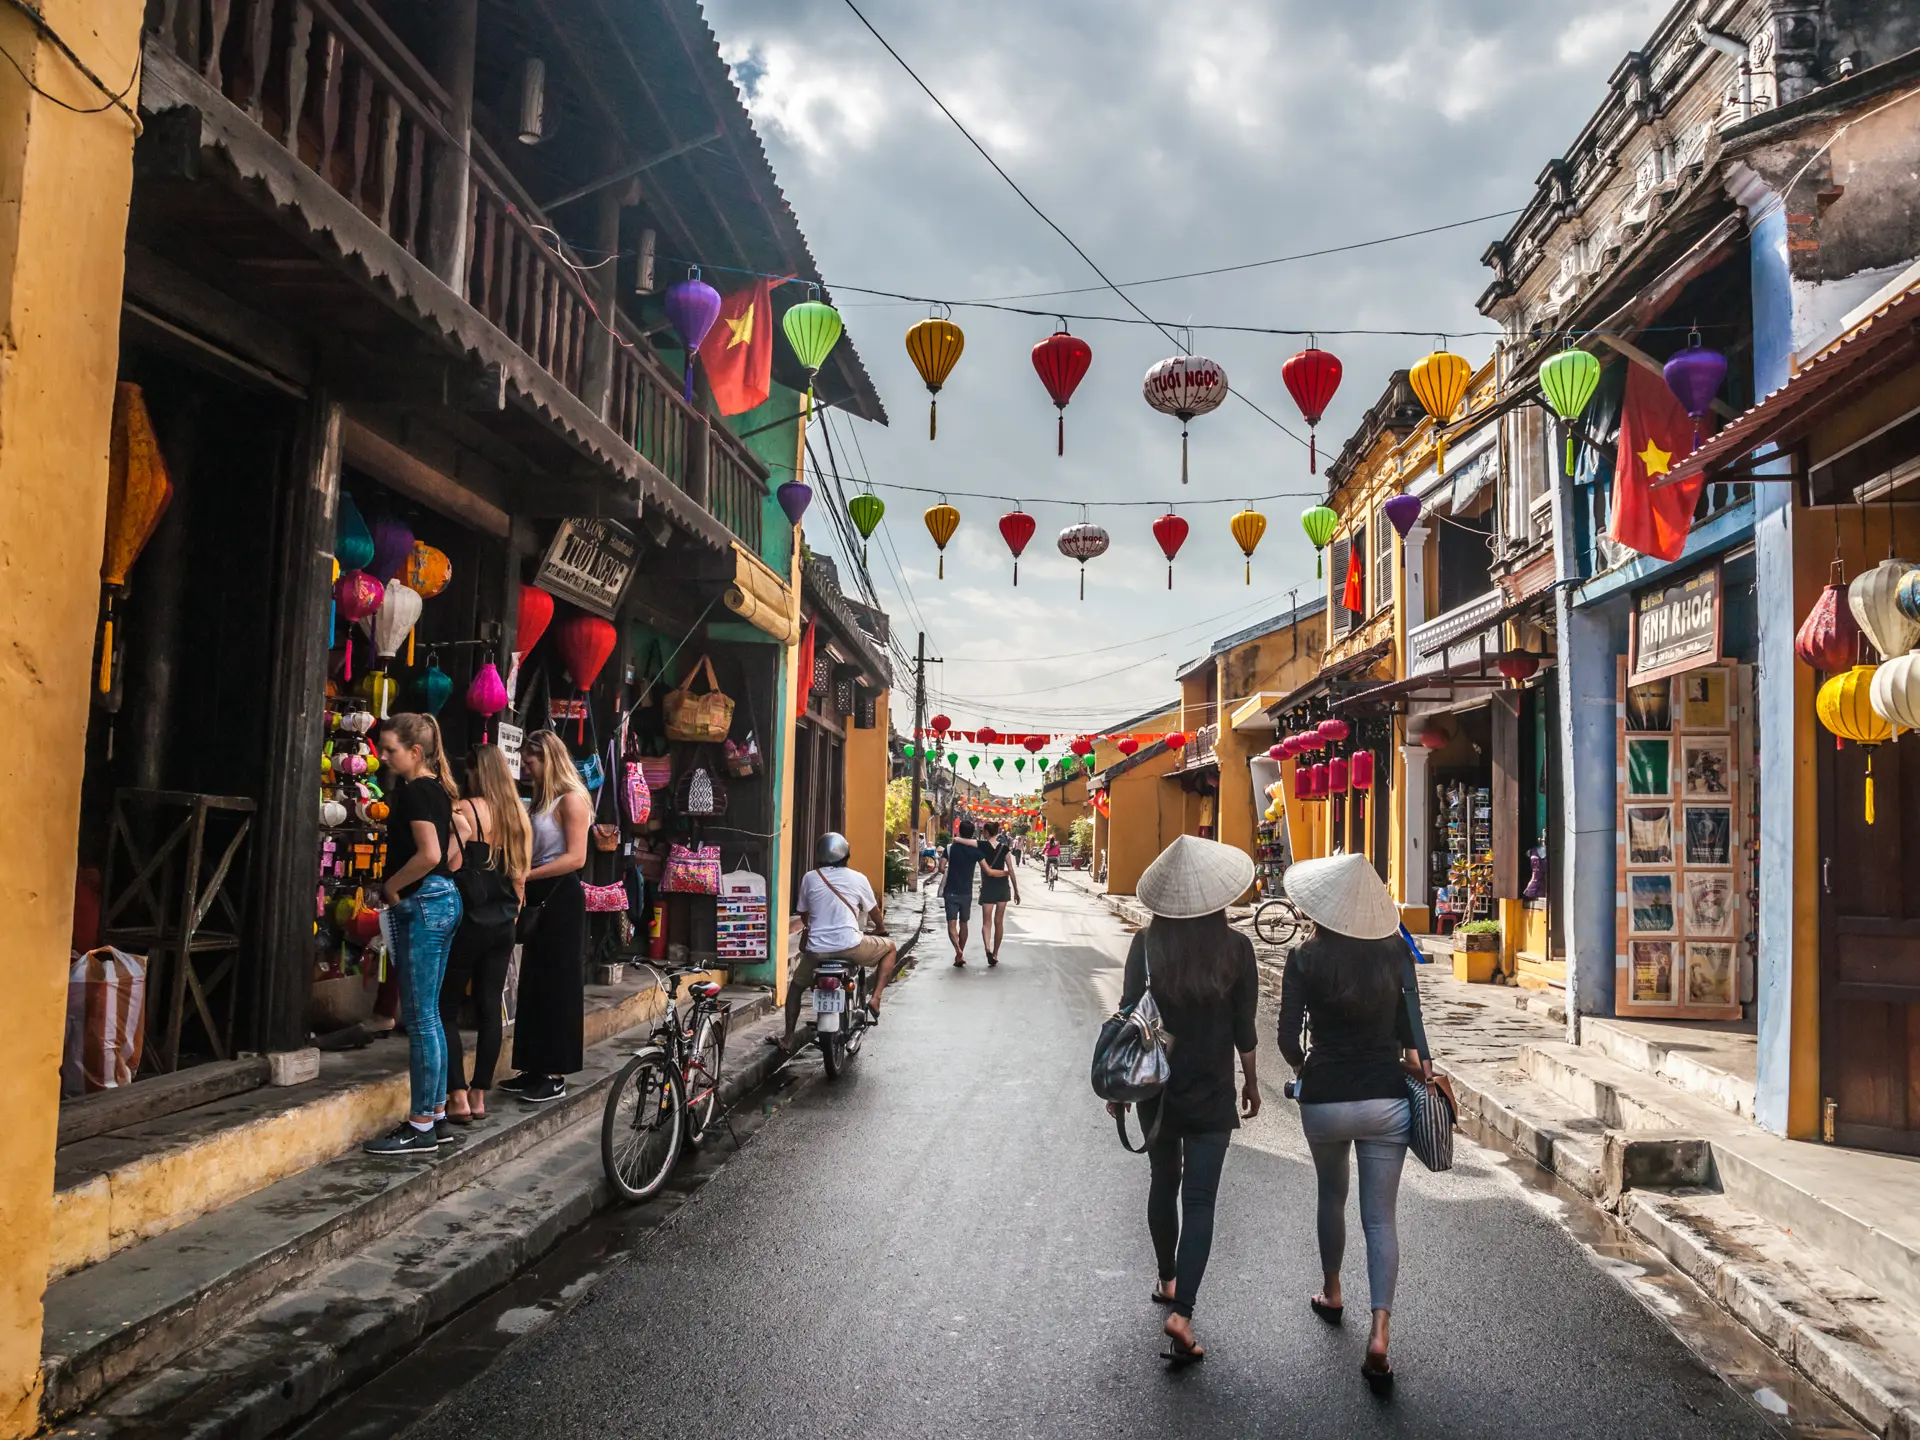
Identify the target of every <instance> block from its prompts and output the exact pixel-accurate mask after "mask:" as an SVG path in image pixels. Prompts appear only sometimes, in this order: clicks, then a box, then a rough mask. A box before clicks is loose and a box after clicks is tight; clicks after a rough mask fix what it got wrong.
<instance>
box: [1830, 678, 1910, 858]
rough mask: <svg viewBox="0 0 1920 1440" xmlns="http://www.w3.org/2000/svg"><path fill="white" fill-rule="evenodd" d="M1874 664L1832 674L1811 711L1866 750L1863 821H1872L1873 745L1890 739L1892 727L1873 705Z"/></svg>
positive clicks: (1844, 738)
mask: <svg viewBox="0 0 1920 1440" xmlns="http://www.w3.org/2000/svg"><path fill="white" fill-rule="evenodd" d="M1879 668H1880V667H1879V666H1878V665H1856V666H1854V667H1853V668H1852V669H1851V670H1848V671H1846V672H1845V673H1843V674H1840V675H1835V676H1834V677H1833V678H1832V679H1831V680H1829V681H1827V683H1826V684H1824V685H1822V686H1821V687H1820V693H1819V694H1818V695H1817V696H1815V697H1814V701H1813V710H1814V714H1816V715H1818V716H1819V717H1820V723H1821V724H1822V725H1824V726H1826V727H1827V729H1829V730H1831V731H1832V732H1833V733H1834V734H1835V735H1837V736H1839V737H1840V738H1841V739H1842V740H1851V741H1853V743H1854V744H1856V745H1858V746H1860V748H1861V749H1863V750H1865V751H1866V752H1867V795H1866V820H1867V824H1869V825H1871V824H1873V747H1874V746H1876V745H1884V744H1885V743H1886V742H1887V741H1889V740H1891V739H1892V738H1893V726H1892V724H1891V723H1890V722H1888V721H1887V720H1886V718H1885V717H1883V716H1882V715H1880V714H1879V712H1877V711H1876V710H1875V709H1874V708H1873V676H1874V672H1875V671H1877V670H1878V669H1879Z"/></svg>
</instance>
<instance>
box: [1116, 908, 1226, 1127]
mask: <svg viewBox="0 0 1920 1440" xmlns="http://www.w3.org/2000/svg"><path fill="white" fill-rule="evenodd" d="M1227 943H1228V944H1229V945H1230V946H1232V947H1233V961H1232V963H1233V986H1232V988H1231V989H1229V990H1228V991H1227V993H1226V994H1225V995H1223V996H1221V997H1220V999H1218V1000H1215V1001H1213V1002H1211V1003H1210V1004H1198V1005H1182V1004H1180V1003H1178V1002H1176V1001H1174V1000H1171V999H1169V998H1168V996H1167V994H1166V992H1165V991H1164V990H1161V989H1156V990H1155V991H1154V995H1153V999H1154V1003H1155V1004H1157V1005H1158V1006H1159V1007H1160V1018H1161V1020H1162V1021H1163V1022H1165V1024H1166V1029H1167V1036H1168V1038H1169V1039H1170V1040H1171V1041H1172V1044H1171V1045H1170V1046H1169V1047H1168V1049H1167V1067H1168V1072H1169V1073H1168V1075H1167V1088H1166V1089H1165V1090H1164V1091H1163V1092H1161V1093H1162V1096H1163V1099H1162V1101H1161V1102H1160V1103H1163V1104H1164V1105H1165V1106H1166V1107H1167V1112H1166V1119H1165V1120H1163V1121H1161V1127H1160V1134H1161V1135H1162V1136H1173V1135H1196V1134H1204V1133H1206V1132H1208V1131H1213V1130H1237V1129H1239V1128H1240V1109H1239V1104H1238V1100H1237V1097H1238V1095H1239V1087H1238V1086H1237V1085H1235V1084H1234V1079H1233V1057H1234V1054H1235V1052H1240V1053H1251V1052H1252V1051H1253V1048H1254V1046H1255V1045H1257V1044H1258V1043H1259V1035H1258V1027H1257V1026H1256V1023H1255V1019H1256V1015H1257V1012H1258V1008H1259V1004H1260V972H1259V968H1258V967H1257V966H1256V965H1255V963H1254V959H1253V942H1252V941H1251V940H1249V939H1248V938H1247V937H1246V936H1245V935H1242V934H1241V933H1240V932H1239V931H1237V930H1235V931H1233V932H1231V933H1230V934H1229V936H1228V940H1227ZM1146 989H1147V932H1146V931H1144V930H1143V931H1141V932H1140V933H1138V934H1136V935H1135V936H1134V937H1133V944H1132V946H1131V947H1129V949H1128V950H1127V969H1126V978H1125V980H1124V982H1123V987H1122V989H1121V992H1120V1003H1121V1005H1123V1006H1127V1005H1135V1004H1138V1003H1139V1000H1140V997H1141V995H1143V994H1145V993H1146ZM1153 1106H1154V1102H1153V1101H1148V1102H1147V1104H1146V1105H1145V1106H1142V1107H1141V1113H1140V1123H1141V1124H1142V1125H1152V1124H1153V1122H1154V1112H1153V1108H1152V1107H1153Z"/></svg>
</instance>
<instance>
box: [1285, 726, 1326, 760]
mask: <svg viewBox="0 0 1920 1440" xmlns="http://www.w3.org/2000/svg"><path fill="white" fill-rule="evenodd" d="M1293 743H1294V744H1295V745H1297V746H1299V747H1300V753H1301V754H1302V755H1307V754H1311V753H1312V752H1314V751H1316V750H1324V749H1326V748H1327V740H1326V737H1325V736H1324V735H1322V734H1321V733H1320V732H1319V731H1318V730H1308V731H1305V732H1304V733H1302V734H1299V735H1296V736H1294V737H1293Z"/></svg>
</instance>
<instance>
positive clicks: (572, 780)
mask: <svg viewBox="0 0 1920 1440" xmlns="http://www.w3.org/2000/svg"><path fill="white" fill-rule="evenodd" d="M520 769H521V770H522V772H524V774H525V777H526V781H527V785H528V787H529V788H530V789H531V790H532V792H533V806H532V809H533V818H532V824H533V856H532V861H533V868H532V869H530V870H529V871H528V872H527V881H526V909H527V911H528V912H532V913H529V914H527V915H525V917H524V918H523V920H522V924H521V930H522V932H523V945H524V948H523V949H522V950H521V952H520V997H519V1003H518V1005H517V1006H516V1007H515V1009H514V1017H513V1063H514V1065H515V1066H516V1067H518V1069H519V1071H520V1073H519V1074H518V1075H516V1076H514V1077H513V1079H511V1080H508V1081H506V1082H505V1083H504V1084H502V1085H501V1087H500V1088H501V1089H503V1090H511V1091H512V1092H514V1093H515V1094H516V1095H518V1096H519V1097H520V1098H521V1099H522V1100H525V1101H527V1102H528V1103H529V1104H533V1105H541V1104H545V1103H546V1102H547V1101H550V1100H562V1099H565V1098H566V1094H567V1081H566V1077H567V1076H568V1075H570V1074H572V1073H574V1072H575V1071H577V1070H579V1069H580V1068H581V1066H582V1065H584V1064H585V1063H586V1062H585V1059H584V1056H583V1052H584V1051H585V1049H586V1038H585V1035H584V1033H583V1022H584V1019H585V1012H586V1003H587V897H586V893H585V892H584V891H583V890H581V888H580V872H581V871H582V870H584V869H585V868H586V864H587V829H588V827H589V826H590V825H591V824H592V823H593V802H592V801H591V800H589V799H588V798H587V787H586V786H585V785H584V784H582V783H581V781H580V772H579V771H578V770H576V769H575V768H574V764H573V756H572V755H571V754H569V753H568V751H567V742H566V741H564V740H562V739H561V738H560V737H559V736H558V735H556V734H554V733H553V731H551V730H542V731H540V732H539V733H538V734H536V735H530V736H528V737H527V742H526V745H525V747H524V748H523V749H522V750H521V752H520ZM528 931H531V933H526V932H528Z"/></svg>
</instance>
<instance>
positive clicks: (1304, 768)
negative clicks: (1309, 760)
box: [1293, 765, 1313, 800]
mask: <svg viewBox="0 0 1920 1440" xmlns="http://www.w3.org/2000/svg"><path fill="white" fill-rule="evenodd" d="M1293 798H1294V799H1295V800H1311V799H1312V798H1313V767H1312V766H1311V765H1296V766H1294V767H1293Z"/></svg>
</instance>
